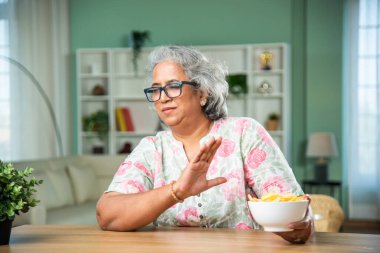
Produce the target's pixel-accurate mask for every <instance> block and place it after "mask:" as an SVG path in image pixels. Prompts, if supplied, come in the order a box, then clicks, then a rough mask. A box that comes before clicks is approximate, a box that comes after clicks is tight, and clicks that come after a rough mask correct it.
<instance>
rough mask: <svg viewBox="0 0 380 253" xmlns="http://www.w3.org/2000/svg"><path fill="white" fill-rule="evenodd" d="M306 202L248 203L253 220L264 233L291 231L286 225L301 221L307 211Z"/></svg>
mask: <svg viewBox="0 0 380 253" xmlns="http://www.w3.org/2000/svg"><path fill="white" fill-rule="evenodd" d="M308 202H309V201H308V200H300V201H293V202H252V201H248V206H249V210H250V211H251V214H252V216H253V219H254V220H255V221H256V222H257V223H258V224H260V225H261V226H262V227H263V228H264V231H269V232H285V231H292V230H293V229H290V228H288V224H289V223H292V222H296V221H300V220H302V219H303V218H304V217H305V215H306V211H307V207H308Z"/></svg>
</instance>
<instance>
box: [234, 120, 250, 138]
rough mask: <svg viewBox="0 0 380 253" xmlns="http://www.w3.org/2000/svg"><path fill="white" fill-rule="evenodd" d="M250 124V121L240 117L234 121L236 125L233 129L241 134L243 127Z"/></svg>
mask: <svg viewBox="0 0 380 253" xmlns="http://www.w3.org/2000/svg"><path fill="white" fill-rule="evenodd" d="M249 126H250V123H249V121H248V120H247V119H241V120H238V121H237V122H236V126H235V128H234V131H235V132H236V133H237V134H239V135H241V134H242V133H243V131H244V129H246V128H248V127H249Z"/></svg>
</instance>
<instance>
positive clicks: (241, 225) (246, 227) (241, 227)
mask: <svg viewBox="0 0 380 253" xmlns="http://www.w3.org/2000/svg"><path fill="white" fill-rule="evenodd" d="M235 228H236V229H239V230H250V229H252V227H251V226H249V225H247V224H245V223H244V222H240V223H238V224H236V226H235Z"/></svg>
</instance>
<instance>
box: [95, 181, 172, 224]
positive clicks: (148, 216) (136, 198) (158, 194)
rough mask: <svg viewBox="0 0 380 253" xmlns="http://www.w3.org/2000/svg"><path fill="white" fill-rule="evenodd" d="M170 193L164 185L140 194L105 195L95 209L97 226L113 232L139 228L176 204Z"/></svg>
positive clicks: (112, 193) (168, 188) (111, 193)
mask: <svg viewBox="0 0 380 253" xmlns="http://www.w3.org/2000/svg"><path fill="white" fill-rule="evenodd" d="M170 191H171V190H170V185H166V186H163V187H160V188H157V189H153V190H150V191H148V192H142V193H134V194H122V193H116V192H109V193H105V194H103V196H102V197H101V198H100V199H99V202H98V204H97V207H96V216H97V219H98V223H99V226H100V227H101V229H103V230H114V231H130V230H134V229H138V228H141V227H143V226H145V225H147V224H149V223H151V222H153V221H154V220H156V219H157V217H158V216H160V214H161V213H163V212H164V211H165V210H166V209H168V208H169V207H171V206H173V205H174V204H175V203H176V201H175V200H174V198H173V197H172V196H171V193H170Z"/></svg>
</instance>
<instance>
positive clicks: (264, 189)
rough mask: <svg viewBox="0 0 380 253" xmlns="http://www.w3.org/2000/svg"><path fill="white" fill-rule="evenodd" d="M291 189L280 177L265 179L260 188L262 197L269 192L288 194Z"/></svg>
mask: <svg viewBox="0 0 380 253" xmlns="http://www.w3.org/2000/svg"><path fill="white" fill-rule="evenodd" d="M290 190H291V188H290V185H289V183H287V182H286V180H285V179H284V178H282V177H280V176H274V177H271V178H269V179H267V180H266V181H265V182H264V183H263V184H262V186H261V188H260V193H261V195H264V194H266V193H269V192H274V193H288V192H290Z"/></svg>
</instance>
